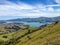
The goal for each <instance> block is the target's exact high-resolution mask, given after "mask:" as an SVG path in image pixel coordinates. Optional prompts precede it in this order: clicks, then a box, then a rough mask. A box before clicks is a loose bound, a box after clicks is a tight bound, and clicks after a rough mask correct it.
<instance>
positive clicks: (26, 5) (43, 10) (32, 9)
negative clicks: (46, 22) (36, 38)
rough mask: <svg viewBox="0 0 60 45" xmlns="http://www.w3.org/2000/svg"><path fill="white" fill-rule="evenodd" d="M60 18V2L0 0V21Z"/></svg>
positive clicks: (53, 0) (51, 0) (55, 0)
mask: <svg viewBox="0 0 60 45" xmlns="http://www.w3.org/2000/svg"><path fill="white" fill-rule="evenodd" d="M56 16H60V0H0V20H2V19H13V18H28V17H30V18H36V17H56Z"/></svg>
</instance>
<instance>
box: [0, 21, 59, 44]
mask: <svg viewBox="0 0 60 45" xmlns="http://www.w3.org/2000/svg"><path fill="white" fill-rule="evenodd" d="M17 26H18V25H17ZM11 27H16V25H15V26H11ZM19 27H20V29H18V30H17V31H13V32H9V33H8V34H1V35H0V45H60V22H55V23H53V24H49V25H44V26H41V27H40V28H34V27H30V26H28V25H26V26H20V25H19ZM21 27H22V28H21ZM0 29H3V28H0ZM12 29H13V30H14V29H15V28H12ZM9 30H10V28H9ZM6 31H7V30H6Z"/></svg>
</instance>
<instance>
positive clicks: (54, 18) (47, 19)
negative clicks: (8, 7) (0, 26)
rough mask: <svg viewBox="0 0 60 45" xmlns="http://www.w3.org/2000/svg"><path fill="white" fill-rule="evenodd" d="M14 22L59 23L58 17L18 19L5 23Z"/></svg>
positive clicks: (59, 18)
mask: <svg viewBox="0 0 60 45" xmlns="http://www.w3.org/2000/svg"><path fill="white" fill-rule="evenodd" d="M8 21H10V22H16V21H18V22H19V21H24V22H56V21H60V16H58V17H38V18H22V19H20V18H18V19H11V20H7V22H8Z"/></svg>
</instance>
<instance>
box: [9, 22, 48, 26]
mask: <svg viewBox="0 0 60 45" xmlns="http://www.w3.org/2000/svg"><path fill="white" fill-rule="evenodd" d="M8 23H12V22H8ZM13 23H23V24H25V25H30V26H32V27H40V26H41V25H45V24H49V22H45V23H40V22H13Z"/></svg>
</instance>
